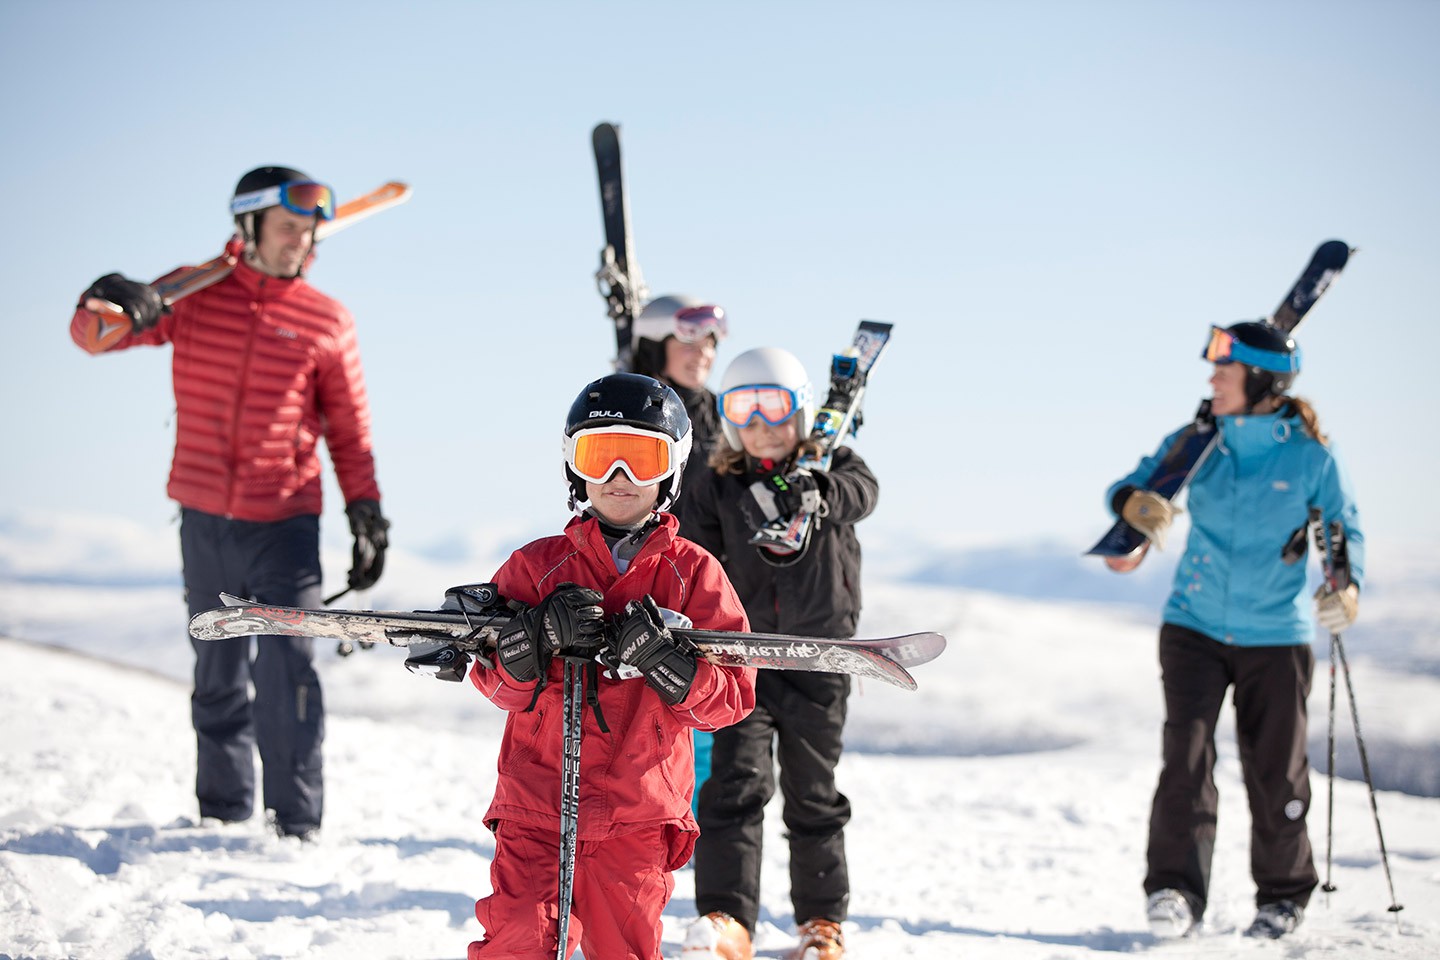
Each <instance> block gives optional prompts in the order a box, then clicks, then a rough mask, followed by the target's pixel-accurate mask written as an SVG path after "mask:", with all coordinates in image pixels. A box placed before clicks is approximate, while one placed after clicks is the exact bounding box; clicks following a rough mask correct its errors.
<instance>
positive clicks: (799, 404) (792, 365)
mask: <svg viewBox="0 0 1440 960" xmlns="http://www.w3.org/2000/svg"><path fill="white" fill-rule="evenodd" d="M765 386H773V387H783V388H785V389H786V390H789V391H791V392H792V393H793V394H794V396H795V416H796V417H797V418H798V419H797V420H796V424H795V426H796V428H797V431H798V433H799V436H800V439H801V440H804V439H805V438H806V437H808V436H809V435H810V428H811V427H812V426H813V425H814V423H815V388H814V387H813V386H812V385H811V383H810V374H808V373H806V372H805V365H804V364H802V363H801V362H800V361H799V360H798V359H796V357H795V355H794V354H793V353H791V352H790V351H788V350H781V349H780V348H779V347H756V348H755V349H754V350H746V351H745V352H744V353H742V354H740V355H739V356H738V357H736V358H735V359H734V360H731V361H730V365H729V366H728V367H726V368H725V375H724V376H723V377H721V378H720V429H721V431H722V432H723V433H724V434H725V442H727V443H728V444H730V448H731V449H732V450H744V449H745V446H744V444H742V443H741V442H740V429H739V428H738V427H737V426H735V424H733V423H731V422H730V420H728V419H727V418H726V417H725V409H724V403H725V394H726V392H728V391H730V390H733V389H735V388H736V387H765Z"/></svg>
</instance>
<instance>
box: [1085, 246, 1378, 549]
mask: <svg viewBox="0 0 1440 960" xmlns="http://www.w3.org/2000/svg"><path fill="white" fill-rule="evenodd" d="M1353 252H1354V251H1353V250H1351V248H1350V246H1349V244H1347V243H1345V242H1344V241H1343V240H1327V241H1326V242H1324V243H1322V244H1320V246H1319V247H1317V248H1316V250H1315V254H1314V255H1313V256H1312V257H1311V258H1310V263H1309V264H1307V265H1306V267H1305V269H1304V270H1303V271H1302V272H1301V274H1300V278H1299V279H1298V280H1296V281H1295V284H1294V286H1292V287H1291V288H1290V292H1289V293H1287V294H1286V295H1285V299H1284V300H1282V301H1280V305H1279V306H1278V307H1276V308H1275V312H1274V313H1272V314H1271V315H1270V316H1269V317H1266V318H1265V322H1266V323H1269V324H1270V325H1272V326H1274V327H1275V328H1277V329H1278V330H1280V331H1281V332H1282V333H1286V334H1288V333H1291V332H1293V331H1294V330H1295V328H1296V327H1298V326H1300V323H1301V321H1303V320H1304V319H1305V316H1306V314H1308V313H1309V312H1310V308H1311V307H1313V306H1315V303H1316V301H1318V300H1319V299H1320V296H1321V294H1323V293H1324V292H1325V291H1326V290H1327V289H1328V288H1329V287H1330V284H1331V282H1332V281H1333V280H1334V279H1335V278H1336V277H1337V276H1339V275H1340V271H1341V270H1343V269H1345V264H1346V263H1348V262H1349V260H1350V254H1351V253H1353ZM1214 445H1215V418H1214V416H1213V415H1212V414H1211V412H1210V401H1209V400H1204V401H1201V403H1200V407H1199V409H1197V410H1196V411H1195V418H1194V419H1193V420H1192V421H1191V422H1190V424H1189V426H1187V427H1186V428H1185V429H1184V430H1183V431H1181V433H1180V434H1179V435H1177V436H1176V437H1175V440H1174V441H1173V442H1172V443H1171V444H1170V447H1169V448H1168V449H1167V450H1166V451H1165V453H1164V454H1163V455H1162V456H1161V457H1160V463H1159V464H1158V465H1157V466H1156V468H1155V470H1154V472H1152V473H1151V474H1150V476H1149V477H1147V478H1146V479H1145V482H1144V483H1142V484H1141V485H1140V489H1142V490H1153V491H1154V492H1156V493H1158V494H1160V495H1161V496H1162V497H1164V498H1165V499H1167V500H1173V499H1175V497H1176V496H1177V495H1179V493H1180V491H1181V490H1183V489H1185V486H1186V484H1188V483H1189V482H1190V478H1191V477H1193V476H1194V475H1195V471H1196V470H1198V469H1199V468H1200V465H1201V464H1202V463H1203V462H1204V461H1205V458H1206V456H1208V455H1209V453H1210V451H1211V449H1212V448H1213V447H1214ZM1149 547H1150V541H1149V540H1148V539H1146V537H1145V535H1144V534H1143V533H1141V532H1140V531H1139V530H1136V529H1135V528H1134V527H1132V526H1130V524H1128V523H1126V522H1125V521H1124V520H1116V521H1115V525H1114V526H1112V527H1111V528H1110V529H1109V530H1108V531H1107V532H1106V533H1105V535H1104V536H1103V537H1101V538H1100V540H1099V542H1098V543H1096V544H1095V546H1093V547H1091V548H1090V549H1089V550H1087V551H1086V553H1087V555H1093V556H1099V557H1103V558H1104V559H1105V563H1106V565H1107V566H1109V567H1110V569H1112V570H1115V571H1117V572H1120V573H1128V572H1130V571H1131V570H1134V569H1135V568H1136V567H1138V566H1139V565H1140V561H1141V560H1144V559H1145V554H1146V553H1147V552H1148V550H1149Z"/></svg>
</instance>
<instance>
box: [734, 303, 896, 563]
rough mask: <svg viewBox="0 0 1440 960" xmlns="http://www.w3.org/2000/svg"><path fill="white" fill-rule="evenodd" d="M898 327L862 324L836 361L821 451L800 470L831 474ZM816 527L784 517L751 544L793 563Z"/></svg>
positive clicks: (810, 518)
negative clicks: (868, 386)
mask: <svg viewBox="0 0 1440 960" xmlns="http://www.w3.org/2000/svg"><path fill="white" fill-rule="evenodd" d="M893 327H894V324H890V323H881V322H880V321H878V320H861V321H860V326H859V327H858V328H857V329H856V330H855V337H854V339H853V340H851V342H850V346H848V347H846V348H845V350H844V352H842V353H837V354H835V355H834V357H832V358H831V362H830V390H829V393H828V394H827V395H826V397H825V405H824V406H822V407H821V408H820V409H819V410H817V411H816V412H815V423H814V424H813V425H812V426H811V428H810V440H811V442H812V443H814V445H815V448H816V451H817V452H816V453H813V454H808V455H806V456H803V457H801V458H800V459H799V460H798V461H796V464H795V467H796V469H800V468H806V469H810V470H829V469H830V461H831V460H832V459H834V456H835V450H836V449H837V448H838V447H840V446H841V445H842V444H844V443H845V441H846V440H848V439H849V438H850V437H852V436H854V435H855V432H856V431H857V430H859V429H860V424H861V423H863V422H864V419H865V418H864V414H863V411H862V408H861V401H863V400H864V399H865V388H866V385H867V384H868V383H869V380H870V371H871V370H872V369H874V367H875V363H876V362H877V361H878V360H879V359H880V354H881V353H883V352H884V350H885V348H886V347H887V346H888V345H889V343H890V331H891V329H892V328H893ZM757 485H759V484H757ZM760 486H762V487H763V485H760ZM814 525H815V515H814V514H811V513H804V512H801V513H797V514H795V516H793V517H779V518H777V519H775V520H772V521H770V523H768V524H766V525H765V526H764V527H763V528H762V529H760V530H758V531H756V532H755V535H754V536H752V537H751V538H750V542H751V543H753V544H755V545H756V546H757V547H759V548H760V550H761V551H762V553H761V555H762V556H765V555H766V554H769V555H771V556H773V557H777V558H784V559H785V560H786V561H789V560H792V559H793V558H794V557H795V555H797V554H803V553H804V552H805V549H806V548H807V547H808V546H809V545H810V535H811V531H812V530H813V529H814Z"/></svg>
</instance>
